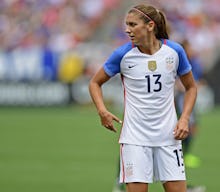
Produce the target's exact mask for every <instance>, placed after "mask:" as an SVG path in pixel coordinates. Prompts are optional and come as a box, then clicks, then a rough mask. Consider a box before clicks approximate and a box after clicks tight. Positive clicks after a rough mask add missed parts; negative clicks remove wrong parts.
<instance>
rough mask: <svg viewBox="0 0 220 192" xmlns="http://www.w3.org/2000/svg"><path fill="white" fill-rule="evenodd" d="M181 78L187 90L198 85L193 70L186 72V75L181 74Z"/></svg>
mask: <svg viewBox="0 0 220 192" xmlns="http://www.w3.org/2000/svg"><path fill="white" fill-rule="evenodd" d="M180 80H181V82H182V84H183V86H184V88H185V89H186V90H189V89H190V88H193V87H196V84H195V80H194V78H193V74H192V71H190V72H188V73H186V74H185V75H182V76H180Z"/></svg>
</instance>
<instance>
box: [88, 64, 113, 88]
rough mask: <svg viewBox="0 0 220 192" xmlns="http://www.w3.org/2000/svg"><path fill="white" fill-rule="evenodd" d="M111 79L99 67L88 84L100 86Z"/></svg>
mask: <svg viewBox="0 0 220 192" xmlns="http://www.w3.org/2000/svg"><path fill="white" fill-rule="evenodd" d="M110 78H111V77H110V76H109V75H108V74H107V73H106V72H105V70H104V68H103V67H101V68H100V69H99V70H98V72H97V73H96V74H95V75H94V76H93V78H92V79H91V81H90V83H96V84H98V85H99V86H102V84H103V83H105V82H106V81H108V80H109V79H110Z"/></svg>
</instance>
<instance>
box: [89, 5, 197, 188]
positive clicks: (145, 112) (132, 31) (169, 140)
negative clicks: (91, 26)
mask: <svg viewBox="0 0 220 192" xmlns="http://www.w3.org/2000/svg"><path fill="white" fill-rule="evenodd" d="M125 21H126V30H125V32H126V33H127V34H128V36H129V37H130V40H131V42H128V43H126V44H124V45H122V46H120V47H118V48H117V49H116V50H115V51H114V52H113V53H112V55H111V56H110V57H109V58H108V59H107V61H106V62H105V63H104V65H103V67H101V68H100V69H99V71H98V72H97V73H96V74H95V75H94V77H93V78H92V79H91V81H90V84H89V90H90V94H91V97H92V99H93V102H94V103H95V106H96V108H97V111H98V114H99V116H100V118H101V123H102V125H103V126H104V127H106V128H107V129H109V130H111V131H114V132H115V131H116V128H115V127H114V124H113V121H116V122H119V123H120V122H121V120H120V119H119V118H118V117H116V116H115V115H113V114H112V113H111V112H109V111H108V110H107V108H106V106H105V104H104V99H103V96H102V85H103V84H104V83H105V82H106V81H108V80H109V79H110V78H111V77H112V76H114V75H115V74H117V73H120V74H121V79H122V83H123V87H124V100H125V101H124V102H125V104H124V105H125V110H124V119H123V124H122V129H121V134H120V138H119V143H120V162H121V163H120V164H121V167H120V182H122V183H126V190H127V192H147V191H148V184H149V183H152V182H153V181H161V182H162V183H163V186H164V190H165V191H166V192H186V177H185V168H184V163H183V154H182V146H181V140H183V139H185V138H186V137H187V135H188V133H189V128H188V122H189V116H190V114H191V111H192V109H193V106H194V103H195V99H196V94H197V89H196V85H195V82H194V79H193V76H192V72H191V65H190V64H189V61H188V60H187V56H186V54H185V51H184V50H183V48H182V47H181V45H179V44H178V43H175V42H173V41H171V40H168V34H167V30H166V21H165V16H164V14H163V13H162V12H161V11H159V10H157V9H156V8H154V7H152V6H148V5H138V6H135V7H133V8H132V9H131V10H130V11H129V12H128V14H127V15H126V19H125ZM177 75H178V76H179V77H180V79H181V82H182V83H183V85H184V87H185V90H186V91H185V100H184V107H183V111H182V114H181V116H180V118H179V120H178V119H177V115H176V110H175V105H174V84H175V79H176V76H177Z"/></svg>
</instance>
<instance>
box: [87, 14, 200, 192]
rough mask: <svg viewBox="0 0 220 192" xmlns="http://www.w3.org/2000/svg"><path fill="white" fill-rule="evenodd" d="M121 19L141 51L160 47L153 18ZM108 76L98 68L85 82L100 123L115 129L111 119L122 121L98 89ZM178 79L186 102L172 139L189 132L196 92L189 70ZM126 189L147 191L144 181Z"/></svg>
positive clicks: (179, 184) (172, 186) (171, 184)
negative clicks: (145, 20) (110, 109)
mask: <svg viewBox="0 0 220 192" xmlns="http://www.w3.org/2000/svg"><path fill="white" fill-rule="evenodd" d="M125 22H126V26H127V27H126V30H125V32H126V33H127V34H128V36H129V37H130V40H131V41H132V42H133V43H134V44H136V45H137V47H138V48H139V50H140V51H141V52H142V53H146V54H150V55H152V54H154V53H156V52H157V51H158V50H159V49H160V41H159V40H158V39H157V38H156V36H155V34H154V27H155V23H154V22H153V21H149V22H148V23H145V22H144V21H143V20H142V19H141V18H140V14H139V13H129V14H128V15H127V16H126V19H125ZM109 79H110V77H109V76H108V75H107V74H106V73H105V71H104V69H103V68H101V69H99V71H98V72H97V73H96V74H95V75H94V76H93V78H92V79H91V81H90V83H89V91H90V95H91V97H92V99H93V102H94V104H95V106H96V108H97V111H98V114H99V116H100V120H101V124H102V125H103V126H104V127H105V128H107V129H109V130H111V131H113V132H116V128H115V127H114V123H113V122H114V121H115V122H118V123H122V121H121V120H120V119H119V118H118V117H116V116H115V115H114V114H112V113H111V112H109V111H108V110H107V108H106V107H105V104H104V100H103V95H102V88H101V87H102V85H103V84H104V83H105V82H106V81H108V80H109ZM180 79H181V81H182V83H183V86H184V87H185V90H186V92H185V101H187V102H184V109H183V113H182V115H181V117H180V119H179V121H178V123H177V125H176V127H175V129H174V131H173V134H174V137H175V139H178V140H182V139H185V138H186V137H187V135H188V133H189V127H188V123H189V116H190V113H191V111H192V108H193V106H194V103H195V99H196V92H197V90H196V85H195V82H194V79H193V76H192V73H191V72H189V73H187V74H186V75H184V76H182V77H180ZM163 187H164V190H165V191H166V192H186V181H167V182H165V183H164V184H163ZM126 188H127V192H148V184H147V183H127V184H126Z"/></svg>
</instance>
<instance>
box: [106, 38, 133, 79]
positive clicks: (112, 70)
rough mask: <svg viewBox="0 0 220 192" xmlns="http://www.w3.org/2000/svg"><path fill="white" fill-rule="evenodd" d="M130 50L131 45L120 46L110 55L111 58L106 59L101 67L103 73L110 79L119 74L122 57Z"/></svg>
mask: <svg viewBox="0 0 220 192" xmlns="http://www.w3.org/2000/svg"><path fill="white" fill-rule="evenodd" d="M131 49H132V44H131V43H130V42H129V43H126V44H124V45H122V46H120V47H119V48H117V49H116V50H115V51H114V52H113V53H112V54H111V56H110V57H109V58H108V59H107V61H106V62H105V63H104V65H103V68H104V71H105V72H106V73H107V75H109V76H110V77H112V76H114V75H116V74H117V73H120V63H121V60H122V58H123V56H124V55H125V54H126V53H127V52H128V51H129V50H131Z"/></svg>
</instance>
